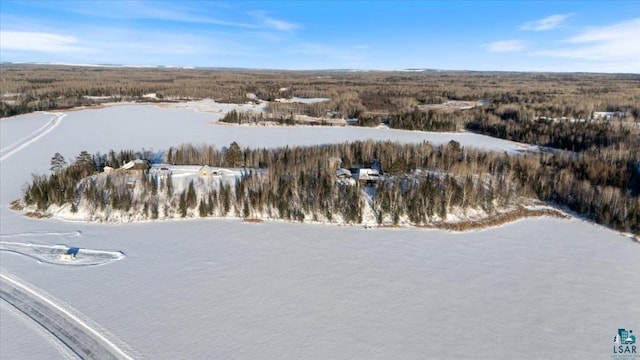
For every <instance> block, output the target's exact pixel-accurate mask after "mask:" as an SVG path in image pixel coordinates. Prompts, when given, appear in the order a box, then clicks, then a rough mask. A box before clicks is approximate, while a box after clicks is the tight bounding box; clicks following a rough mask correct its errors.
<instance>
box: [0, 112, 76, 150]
mask: <svg viewBox="0 0 640 360" xmlns="http://www.w3.org/2000/svg"><path fill="white" fill-rule="evenodd" d="M47 114H51V113H47ZM53 115H54V117H53V118H51V120H49V121H48V122H47V123H46V124H44V125H43V126H42V127H41V128H39V129H38V130H36V131H34V132H32V133H31V134H29V135H27V136H25V137H23V138H22V139H20V140H18V141H16V142H14V143H13V144H11V145H8V146H5V147H3V148H2V149H0V161H4V160H6V159H8V158H10V157H11V156H12V155H13V154H15V153H17V152H18V151H20V150H22V149H24V148H26V147H27V146H29V145H31V144H33V143H34V142H36V141H38V140H39V139H40V138H41V137H43V136H45V135H46V134H48V133H49V132H51V131H53V129H55V128H56V127H57V126H58V125H60V123H61V122H62V119H63V118H64V117H65V116H67V114H64V113H60V114H53Z"/></svg>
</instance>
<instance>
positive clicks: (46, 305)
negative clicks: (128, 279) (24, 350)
mask: <svg viewBox="0 0 640 360" xmlns="http://www.w3.org/2000/svg"><path fill="white" fill-rule="evenodd" d="M0 298H1V299H3V300H4V301H6V302H7V303H8V304H10V305H12V306H13V307H15V308H16V309H17V310H19V311H20V312H22V313H23V314H25V315H26V316H27V317H29V318H31V319H32V320H33V321H35V322H36V323H37V324H39V325H40V326H42V327H43V328H45V329H46V330H47V331H48V332H49V333H51V334H52V335H53V336H54V337H56V338H57V339H58V340H60V341H61V342H62V343H63V344H64V345H66V346H67V347H68V348H69V349H70V350H71V351H73V352H74V353H75V354H76V355H78V356H79V357H80V358H82V359H127V360H132V359H134V358H141V356H140V355H138V354H136V355H135V357H134V355H130V354H131V353H132V352H131V351H125V350H123V349H122V345H117V344H115V343H114V341H112V340H110V339H109V338H108V337H107V336H106V335H105V330H102V329H100V330H97V329H99V327H98V326H97V325H94V324H89V323H88V321H87V320H86V319H82V318H81V315H79V314H77V313H76V314H74V313H72V311H71V309H67V308H65V307H64V306H62V305H61V304H59V303H57V301H56V300H55V299H53V297H51V296H50V295H46V294H45V293H44V292H43V291H41V290H38V289H35V288H34V287H32V286H31V285H27V284H25V283H24V282H23V281H21V280H20V279H18V278H16V277H14V276H9V275H8V274H6V273H5V272H1V273H0Z"/></svg>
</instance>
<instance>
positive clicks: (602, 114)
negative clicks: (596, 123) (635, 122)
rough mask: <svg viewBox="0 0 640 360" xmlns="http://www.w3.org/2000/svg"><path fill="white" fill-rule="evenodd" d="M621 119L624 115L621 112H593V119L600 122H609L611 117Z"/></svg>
mask: <svg viewBox="0 0 640 360" xmlns="http://www.w3.org/2000/svg"><path fill="white" fill-rule="evenodd" d="M614 116H615V117H618V118H623V117H624V116H625V113H624V112H622V111H594V112H593V118H594V119H601V120H611V119H612V118H613V117H614Z"/></svg>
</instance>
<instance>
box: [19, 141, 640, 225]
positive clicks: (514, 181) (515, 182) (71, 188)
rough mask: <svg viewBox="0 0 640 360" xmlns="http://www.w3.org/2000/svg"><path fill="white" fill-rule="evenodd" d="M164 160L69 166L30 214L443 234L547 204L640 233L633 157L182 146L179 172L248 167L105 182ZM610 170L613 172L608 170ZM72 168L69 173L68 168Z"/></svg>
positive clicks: (122, 157) (57, 169)
mask: <svg viewBox="0 0 640 360" xmlns="http://www.w3.org/2000/svg"><path fill="white" fill-rule="evenodd" d="M145 156H146V158H147V160H153V159H156V161H157V159H158V158H159V156H158V154H150V153H145V152H133V151H121V152H117V153H116V152H111V153H110V154H106V155H105V154H102V155H101V154H96V155H93V156H91V155H89V154H88V153H86V152H83V153H81V154H80V155H79V156H78V157H77V158H76V159H75V160H74V161H73V162H72V163H71V164H70V165H64V162H61V161H60V159H59V157H58V156H57V155H54V157H53V158H52V173H51V174H50V175H40V176H34V178H33V181H32V183H31V184H30V185H28V186H27V187H26V190H25V194H24V198H23V200H22V202H23V203H24V205H26V206H30V207H31V208H34V209H38V210H39V211H41V212H46V210H47V209H48V208H49V207H50V206H52V205H58V206H61V205H71V206H72V209H73V211H78V209H79V208H80V209H81V210H83V211H85V212H96V211H104V210H105V209H107V210H109V211H116V210H117V211H121V212H129V213H136V214H142V218H146V219H158V218H172V217H186V216H188V215H189V214H191V215H193V216H195V215H196V214H197V216H203V217H204V216H238V217H243V218H254V217H256V218H261V217H266V218H273V219H286V220H292V221H294V220H295V221H303V220H312V221H327V222H338V223H352V224H358V223H362V222H363V215H364V213H363V212H364V211H365V210H366V209H367V208H369V209H371V211H372V216H373V217H374V218H375V221H376V222H377V223H378V224H379V225H396V224H398V223H399V222H402V223H404V224H409V225H414V226H424V225H429V224H433V223H441V222H443V221H444V220H445V219H447V214H450V213H451V212H456V213H459V212H460V211H462V212H467V211H476V212H478V211H480V212H482V213H484V214H486V215H487V216H490V215H492V214H498V213H499V212H500V211H501V210H503V209H506V208H509V207H517V206H518V205H521V204H524V203H526V202H527V200H530V199H536V200H540V201H543V202H546V203H548V204H551V205H555V206H560V207H564V208H567V209H570V210H572V211H575V212H576V213H577V214H580V215H582V216H585V217H588V218H590V219H592V220H594V221H596V222H598V223H601V224H604V225H606V226H609V227H611V228H613V229H616V230H622V231H630V232H634V233H639V232H640V197H639V195H640V194H639V191H638V190H639V189H640V186H638V185H639V184H640V162H639V161H638V160H637V158H630V157H629V154H628V151H627V150H624V149H618V150H613V149H608V150H606V151H604V153H593V152H592V151H585V152H582V153H580V154H579V155H576V154H575V153H572V152H563V151H555V152H540V153H539V154H537V155H535V156H531V155H507V154H500V153H495V152H487V151H480V150H475V149H466V148H463V147H461V146H460V145H459V144H458V143H456V142H454V141H452V142H450V143H449V144H447V145H443V146H433V145H431V144H429V143H421V144H414V145H411V144H398V143H393V142H373V141H364V142H353V143H343V144H334V145H324V146H309V147H292V148H290V147H285V148H277V149H249V148H245V149H242V148H241V147H240V146H239V145H238V144H237V143H233V144H232V145H231V146H229V147H228V148H227V147H225V148H223V149H222V150H219V149H217V148H216V147H214V146H204V145H203V146H193V145H189V144H186V145H182V146H179V147H176V148H171V149H169V150H168V151H166V152H164V153H163V157H162V161H163V162H165V163H168V164H194V165H201V164H208V165H212V166H219V165H220V164H222V165H226V166H233V167H237V166H242V167H243V168H245V169H247V171H245V172H244V173H243V176H242V177H240V178H239V179H238V180H237V181H235V182H234V183H233V184H228V183H222V182H221V183H220V184H219V186H216V187H205V188H203V187H202V186H198V184H197V183H196V184H194V182H191V183H190V184H188V186H185V187H184V188H183V189H182V190H180V189H175V188H174V186H173V184H172V181H171V177H169V179H168V181H164V182H163V181H158V178H154V176H150V175H145V174H141V175H139V181H137V182H136V187H135V188H130V187H127V186H126V183H127V181H128V180H127V177H126V176H120V175H118V174H117V173H116V174H113V175H109V176H105V175H104V174H101V175H96V173H97V171H98V170H97V169H98V167H100V166H105V164H111V165H115V164H116V163H124V162H126V161H127V160H130V159H132V158H144V157H145ZM331 158H340V159H341V160H342V165H341V166H342V167H345V168H349V167H358V166H363V164H369V163H371V162H372V161H375V162H376V163H377V164H379V166H380V168H381V169H382V170H383V172H384V176H383V177H382V178H381V179H380V180H379V181H378V182H376V183H375V184H373V185H372V184H364V183H360V182H355V183H353V184H350V183H345V182H341V181H339V180H338V179H337V178H336V173H335V168H332V167H330V166H328V159H331ZM603 158H604V159H608V160H607V161H606V162H603V161H601V159H603ZM61 164H62V165H61Z"/></svg>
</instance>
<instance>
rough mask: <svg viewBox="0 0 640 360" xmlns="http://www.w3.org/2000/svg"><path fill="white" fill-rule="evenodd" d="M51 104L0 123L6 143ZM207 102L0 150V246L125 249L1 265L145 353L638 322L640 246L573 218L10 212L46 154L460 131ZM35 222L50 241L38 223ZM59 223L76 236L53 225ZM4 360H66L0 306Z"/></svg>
mask: <svg viewBox="0 0 640 360" xmlns="http://www.w3.org/2000/svg"><path fill="white" fill-rule="evenodd" d="M51 116H52V115H46V114H31V115H25V116H20V117H16V118H11V119H3V120H1V121H0V129H1V130H2V137H1V138H0V140H1V141H2V144H1V146H0V147H1V148H5V147H6V146H9V145H11V144H13V143H15V142H17V141H20V139H23V138H25V137H28V136H29V134H31V133H33V132H34V131H37V130H38V129H39V128H40V127H41V126H43V125H45V124H46V123H47V121H49V120H50V119H51ZM219 117H220V115H219V114H214V113H207V112H194V111H191V110H189V109H179V108H173V109H171V108H170V109H162V108H157V107H154V106H150V105H127V106H116V107H110V108H105V109H99V110H83V111H75V112H69V113H68V115H67V116H66V117H64V119H63V120H62V121H61V122H60V124H58V126H57V127H56V128H55V129H53V130H52V131H50V132H48V133H47V134H45V135H44V136H42V137H41V138H39V139H38V140H37V141H35V142H33V143H31V144H29V145H28V146H27V147H25V148H24V149H22V150H20V151H18V152H16V153H14V154H13V155H11V156H10V157H8V158H6V159H4V160H3V161H2V162H0V186H1V190H2V191H1V195H0V204H1V208H0V215H1V218H2V221H1V223H0V235H2V241H15V242H20V243H30V242H31V243H34V244H42V245H56V244H66V245H68V246H77V247H80V248H87V249H100V250H111V251H122V252H123V253H124V254H126V257H125V258H123V259H121V260H119V261H115V262H112V263H109V264H105V265H101V266H88V267H69V266H59V265H55V264H47V263H38V262H35V261H34V260H33V259H31V258H27V257H25V256H21V255H17V254H13V253H9V252H4V251H0V265H1V266H2V268H3V271H7V272H10V273H12V274H14V275H16V276H18V277H20V278H21V279H23V280H25V281H27V282H29V283H31V284H32V285H34V286H36V287H38V288H41V289H44V290H46V291H47V292H48V293H50V294H52V295H53V296H55V297H56V298H58V299H61V300H63V301H64V302H66V303H67V304H69V305H70V306H73V307H74V308H75V309H76V310H77V311H79V312H80V313H82V314H84V315H85V316H87V317H89V318H91V319H92V320H93V321H95V322H96V323H98V324H100V325H101V326H102V327H104V328H105V329H108V330H109V332H111V333H113V334H115V335H117V336H118V337H119V338H120V339H122V340H123V341H125V342H126V343H127V344H128V345H129V346H131V347H132V348H134V349H135V350H136V351H138V352H139V353H141V354H144V355H145V356H146V357H147V358H149V359H175V358H191V359H193V358H245V359H253V358H261V359H300V358H315V359H353V358H362V359H373V358H379V359H389V358H398V359H424V358H433V359H439V358H442V359H450V358H456V357H465V358H474V359H496V358H519V359H540V358H545V359H560V358H605V357H606V358H608V357H610V355H611V343H612V341H613V337H614V335H615V334H616V332H617V329H618V328H631V329H633V330H634V332H637V331H640V330H637V329H640V307H638V306H636V304H637V302H638V299H639V298H640V287H639V286H638V285H637V278H638V276H637V274H638V273H640V245H638V244H636V243H633V242H632V241H631V240H630V239H628V238H626V237H624V236H621V235H619V234H617V233H615V232H613V231H610V230H607V229H605V228H602V227H600V226H597V225H593V224H590V223H588V222H584V221H581V220H579V219H570V220H559V219H550V218H541V219H531V220H523V221H518V222H515V223H512V224H508V225H505V226H503V227H499V228H492V229H487V230H483V231H475V232H469V233H464V234H453V233H448V232H444V231H438V230H420V229H401V230H392V229H386V230H385V229H370V230H365V229H363V228H361V227H336V226H325V225H308V224H288V223H278V222H271V223H261V224H246V223H242V222H239V221H232V220H206V221H204V220H191V221H176V222H169V223H146V224H133V225H97V224H83V223H69V222H60V221H55V220H33V219H28V218H25V217H22V216H20V215H17V214H16V213H14V212H12V211H10V210H9V209H8V207H7V204H8V203H9V201H11V200H13V199H15V198H17V197H19V196H20V189H21V187H22V186H23V184H24V183H25V182H27V181H28V180H29V177H30V174H31V173H33V172H41V173H42V172H45V171H47V170H48V168H49V161H50V158H51V156H52V155H53V153H54V152H56V151H58V152H61V153H62V154H63V155H65V157H67V158H70V157H73V156H75V155H77V154H78V153H79V152H80V151H82V150H87V151H89V152H95V151H102V152H105V151H107V150H109V149H111V148H113V149H120V148H127V149H134V150H137V149H141V148H143V147H144V148H147V149H150V148H153V149H156V150H158V149H164V148H166V147H168V146H171V145H178V144H180V143H182V142H193V143H214V144H216V145H217V146H219V147H222V146H227V145H228V144H229V143H230V142H232V141H238V143H240V144H241V146H280V145H286V144H288V145H303V144H322V143H329V142H342V141H347V140H356V139H362V140H364V139H369V138H370V139H390V140H398V141H405V142H417V141H423V140H428V141H433V142H436V143H446V142H448V141H449V140H451V139H455V140H457V141H459V142H460V143H461V144H462V145H464V146H479V147H484V148H490V149H495V150H500V151H515V150H516V149H517V145H516V144H514V143H511V142H508V141H501V140H496V139H491V138H487V137H484V136H479V135H473V134H465V133H462V134H432V133H422V132H409V131H393V130H382V129H362V128H318V127H295V128H258V127H237V126H223V125H215V124H212V123H211V122H212V121H215V120H216V119H217V118H219ZM44 233H49V234H61V235H59V236H41V235H42V234H44ZM64 234H79V235H74V236H69V237H65V236H64ZM0 316H1V317H2V321H1V322H0V323H1V325H0V326H1V327H0V331H2V336H0V358H21V359H41V358H56V357H60V358H62V357H63V355H62V354H61V353H60V352H59V350H58V349H57V347H56V345H55V342H54V341H53V340H52V339H50V335H49V334H48V333H46V332H44V331H43V330H42V329H41V328H39V327H38V326H37V325H34V324H33V323H32V321H31V320H30V319H29V318H27V317H25V316H23V315H22V314H20V313H17V312H16V311H14V310H12V309H10V308H9V307H8V305H7V304H6V303H5V302H4V301H2V302H0Z"/></svg>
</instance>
